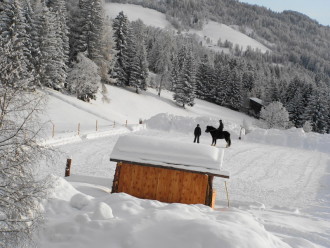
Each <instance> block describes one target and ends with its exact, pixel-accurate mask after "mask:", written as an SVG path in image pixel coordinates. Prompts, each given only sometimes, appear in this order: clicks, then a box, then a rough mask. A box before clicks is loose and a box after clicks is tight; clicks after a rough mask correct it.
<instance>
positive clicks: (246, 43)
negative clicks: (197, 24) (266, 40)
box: [105, 3, 269, 53]
mask: <svg viewBox="0 0 330 248" xmlns="http://www.w3.org/2000/svg"><path fill="white" fill-rule="evenodd" d="M105 9H106V14H107V15H108V16H109V17H110V18H115V17H116V16H117V15H118V13H119V12H120V11H123V12H124V14H125V15H127V17H128V19H129V20H130V21H135V20H137V19H141V20H142V21H143V22H144V23H145V24H146V25H148V26H154V27H159V28H172V29H173V27H172V25H171V24H170V23H169V22H168V21H167V20H166V16H165V15H164V14H163V13H160V12H158V11H156V10H152V9H148V8H144V7H142V6H138V5H134V4H119V3H106V4H105ZM189 33H191V34H196V35H197V36H198V37H199V39H200V41H202V42H203V45H205V46H208V47H210V48H211V49H215V50H223V51H225V50H226V49H223V48H220V47H218V46H216V44H217V42H218V40H219V39H221V42H222V43H224V42H225V41H226V40H227V41H230V42H232V43H233V44H234V45H235V44H237V45H238V46H239V48H242V50H246V48H247V47H250V48H252V49H255V50H259V51H260V52H263V53H264V52H266V51H268V50H269V49H268V48H267V47H265V46H264V45H262V44H261V43H260V42H258V41H256V40H254V39H252V38H250V37H249V36H247V35H245V34H243V33H241V32H239V31H237V30H236V29H233V28H231V27H229V26H227V25H225V24H221V23H217V22H214V21H209V22H208V23H207V24H206V25H204V27H203V29H202V30H194V29H192V30H190V31H189ZM207 39H209V41H210V43H207V42H206V40H207Z"/></svg>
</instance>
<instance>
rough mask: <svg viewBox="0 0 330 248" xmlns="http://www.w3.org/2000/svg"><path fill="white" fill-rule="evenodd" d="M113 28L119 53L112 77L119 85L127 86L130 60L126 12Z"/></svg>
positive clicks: (118, 18)
mask: <svg viewBox="0 0 330 248" xmlns="http://www.w3.org/2000/svg"><path fill="white" fill-rule="evenodd" d="M112 27H113V30H114V40H115V49H116V51H117V54H116V56H115V60H116V61H115V65H114V68H113V73H112V76H113V77H114V78H115V79H116V84H117V85H120V86H125V85H128V75H127V67H128V63H129V58H128V55H127V39H128V20H127V17H126V16H125V15H124V12H120V13H119V15H118V16H117V17H116V18H115V20H114V21H113V26H112Z"/></svg>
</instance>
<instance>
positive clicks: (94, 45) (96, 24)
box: [87, 0, 105, 64]
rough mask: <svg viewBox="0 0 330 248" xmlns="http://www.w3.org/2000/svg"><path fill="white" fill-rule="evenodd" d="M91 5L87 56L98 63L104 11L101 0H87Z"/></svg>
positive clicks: (100, 56) (100, 53) (100, 55)
mask: <svg viewBox="0 0 330 248" xmlns="http://www.w3.org/2000/svg"><path fill="white" fill-rule="evenodd" d="M89 2H90V5H91V10H90V16H91V21H90V31H89V37H88V43H87V47H88V54H89V58H90V59H91V60H93V61H94V62H95V63H97V64H98V63H99V61H100V60H101V58H102V49H103V48H102V46H103V44H102V38H103V31H104V30H103V28H104V21H105V20H104V11H103V2H102V0H92V1H89Z"/></svg>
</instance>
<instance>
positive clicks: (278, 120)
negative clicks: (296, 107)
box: [260, 102, 290, 129]
mask: <svg viewBox="0 0 330 248" xmlns="http://www.w3.org/2000/svg"><path fill="white" fill-rule="evenodd" d="M260 119H261V120H262V121H263V125H264V127H265V128H267V129H269V128H277V129H286V128H288V126H289V125H290V121H289V112H288V111H287V110H286V109H285V107H284V106H283V104H282V103H281V102H272V103H270V104H268V105H267V106H266V107H263V108H262V109H261V111H260Z"/></svg>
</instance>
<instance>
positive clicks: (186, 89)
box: [173, 52, 196, 108]
mask: <svg viewBox="0 0 330 248" xmlns="http://www.w3.org/2000/svg"><path fill="white" fill-rule="evenodd" d="M195 77H196V65H195V61H194V58H193V56H192V53H191V52H189V54H188V55H187V57H186V59H185V60H184V64H183V67H182V72H181V73H180V76H179V81H178V84H177V86H176V87H175V91H174V96H173V97H174V100H175V101H176V102H177V103H178V104H180V105H181V104H182V107H183V108H185V106H186V105H188V106H194V104H195V102H194V100H195V97H196V79H195Z"/></svg>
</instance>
